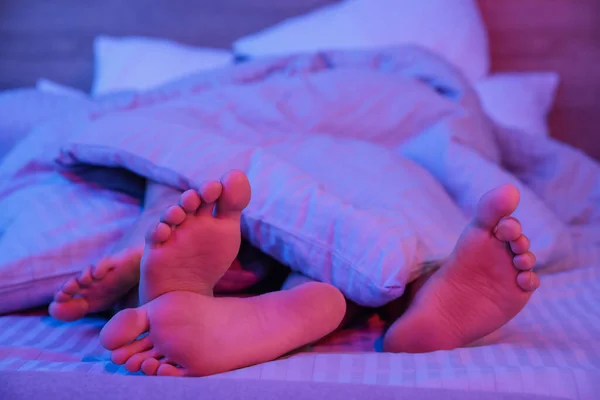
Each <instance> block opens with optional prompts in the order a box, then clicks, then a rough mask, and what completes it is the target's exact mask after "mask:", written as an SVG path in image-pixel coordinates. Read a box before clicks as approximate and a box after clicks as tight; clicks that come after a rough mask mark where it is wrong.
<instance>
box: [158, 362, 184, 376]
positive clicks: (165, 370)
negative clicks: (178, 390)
mask: <svg viewBox="0 0 600 400" xmlns="http://www.w3.org/2000/svg"><path fill="white" fill-rule="evenodd" d="M156 375H158V376H183V371H182V370H181V368H177V367H175V366H173V365H171V364H161V365H160V366H159V367H158V370H157V371H156Z"/></svg>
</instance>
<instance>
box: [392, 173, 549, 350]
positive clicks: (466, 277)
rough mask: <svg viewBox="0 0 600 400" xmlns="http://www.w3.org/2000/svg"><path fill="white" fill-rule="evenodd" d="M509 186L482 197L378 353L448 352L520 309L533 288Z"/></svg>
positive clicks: (530, 262)
mask: <svg viewBox="0 0 600 400" xmlns="http://www.w3.org/2000/svg"><path fill="white" fill-rule="evenodd" d="M518 203H519V192H518V190H517V189H516V188H515V187H514V186H510V185H506V186H502V187H499V188H497V189H495V190H492V191H491V192H489V193H487V194H486V195H484V196H483V197H482V199H481V200H480V202H479V206H478V209H477V213H476V215H475V218H474V220H473V221H472V223H471V224H470V225H469V226H468V227H467V228H466V229H465V231H464V232H463V234H462V236H461V238H460V239H459V241H458V244H457V245H456V247H455V249H454V251H453V253H452V255H451V256H450V257H449V259H448V260H447V261H446V262H444V263H443V264H442V266H441V267H440V269H439V270H438V271H436V272H434V273H433V274H431V276H430V277H428V279H427V280H426V281H425V282H424V284H423V282H417V284H418V285H417V286H421V285H422V286H421V287H420V288H419V289H418V290H417V292H416V294H415V296H414V299H412V301H411V303H410V304H409V306H408V309H407V310H406V312H405V313H404V314H403V315H402V316H401V317H400V318H399V319H398V320H397V321H396V322H395V323H394V324H392V326H391V327H390V329H389V330H388V332H387V333H386V335H385V337H384V344H383V347H384V350H385V351H391V352H408V353H421V352H430V351H436V350H448V349H453V348H457V347H461V346H465V345H467V344H470V343H472V342H473V341H475V340H477V339H480V338H482V337H483V336H485V335H487V334H489V333H491V332H493V331H495V330H497V329H498V328H500V327H501V326H503V325H504V324H506V323H507V322H508V321H509V320H511V319H512V318H513V317H514V316H515V315H517V314H518V313H519V311H521V309H522V308H523V307H524V306H525V304H526V303H527V301H528V300H529V297H530V296H531V294H532V293H533V291H534V290H535V289H537V287H538V286H539V283H540V281H539V278H538V276H537V275H536V274H535V273H534V272H533V271H531V269H532V268H533V266H534V264H535V257H534V255H533V254H532V253H531V252H530V251H529V240H528V239H527V237H526V236H524V235H523V234H522V231H521V224H520V223H519V221H518V220H516V219H515V218H513V217H510V214H512V213H513V212H514V210H515V209H516V208H517V205H518Z"/></svg>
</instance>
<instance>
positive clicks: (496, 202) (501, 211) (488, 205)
mask: <svg viewBox="0 0 600 400" xmlns="http://www.w3.org/2000/svg"><path fill="white" fill-rule="evenodd" d="M519 197H520V194H519V190H518V189H517V188H516V187H514V186H513V185H503V186H500V187H498V188H496V189H494V190H491V191H489V192H487V193H486V194H484V195H483V196H482V197H481V200H479V204H478V205H477V211H476V212H475V221H476V222H477V224H478V225H479V226H481V227H482V228H485V229H493V228H494V227H495V226H496V225H498V222H500V220H501V219H502V218H503V217H506V216H509V215H510V214H512V213H513V212H514V211H515V210H516V209H517V206H518V204H519Z"/></svg>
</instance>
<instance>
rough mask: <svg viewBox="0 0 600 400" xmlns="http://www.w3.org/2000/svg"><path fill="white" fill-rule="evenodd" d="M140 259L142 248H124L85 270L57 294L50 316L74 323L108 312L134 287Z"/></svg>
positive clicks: (51, 306)
mask: <svg viewBox="0 0 600 400" xmlns="http://www.w3.org/2000/svg"><path fill="white" fill-rule="evenodd" d="M141 257H142V249H141V248H135V247H132V248H126V249H124V250H122V251H120V252H118V253H116V254H113V255H111V256H109V257H105V258H103V259H102V260H100V262H98V263H97V264H96V265H93V266H88V267H86V268H84V269H83V271H81V273H80V274H79V276H78V277H76V278H71V279H69V280H68V281H67V282H66V283H65V284H64V285H63V287H62V288H61V289H60V290H59V291H58V292H57V293H56V295H55V296H54V300H53V301H52V303H51V304H50V307H49V312H50V315H51V316H53V317H54V318H56V319H58V320H61V321H74V320H76V319H79V318H83V317H84V316H85V315H86V314H88V313H95V312H100V311H105V310H109V309H110V308H111V307H113V306H114V305H115V304H116V303H117V302H118V301H119V300H121V298H123V296H125V295H126V294H127V293H128V292H129V291H130V290H132V289H133V288H134V287H135V286H136V285H137V283H138V281H139V279H140V268H139V265H140V259H141Z"/></svg>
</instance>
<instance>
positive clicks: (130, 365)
mask: <svg viewBox="0 0 600 400" xmlns="http://www.w3.org/2000/svg"><path fill="white" fill-rule="evenodd" d="M158 355H159V354H158V351H156V350H155V349H154V348H153V349H150V350H147V351H144V352H142V353H136V354H134V355H132V356H131V357H129V359H128V360H127V361H126V362H125V369H126V370H127V371H129V372H138V371H139V370H140V369H142V365H143V363H144V362H145V361H146V360H152V359H154V360H156V357H157V356H158ZM157 368H158V366H157Z"/></svg>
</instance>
